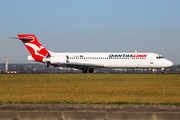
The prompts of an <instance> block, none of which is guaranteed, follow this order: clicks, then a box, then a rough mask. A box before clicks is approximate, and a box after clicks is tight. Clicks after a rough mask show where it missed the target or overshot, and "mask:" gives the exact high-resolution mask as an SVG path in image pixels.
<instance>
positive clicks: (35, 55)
mask: <svg viewBox="0 0 180 120" xmlns="http://www.w3.org/2000/svg"><path fill="white" fill-rule="evenodd" d="M11 39H19V40H21V41H22V42H23V44H24V45H25V46H26V48H27V49H28V50H29V52H30V53H31V56H28V60H33V61H37V62H41V63H44V64H45V65H46V67H49V66H50V65H52V66H54V67H69V68H76V69H81V70H82V72H83V73H94V69H95V68H160V69H161V72H162V73H164V72H165V68H167V67H171V66H172V65H173V63H172V62H171V61H169V60H167V59H165V58H164V57H163V56H162V55H160V54H156V53H142V52H140V53H139V52H136V51H135V52H134V53H130V52H129V53H125V52H123V53H121V52H114V53H112V52H99V53H96V52H90V53H88V52H52V51H49V50H47V49H46V48H44V47H43V46H42V45H41V44H40V43H39V41H38V40H37V38H36V37H35V35H33V34H18V37H16V38H12V37H11Z"/></svg>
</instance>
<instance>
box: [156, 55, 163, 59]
mask: <svg viewBox="0 0 180 120" xmlns="http://www.w3.org/2000/svg"><path fill="white" fill-rule="evenodd" d="M156 58H157V59H161V58H164V57H163V56H162V55H158V56H157V57H156Z"/></svg>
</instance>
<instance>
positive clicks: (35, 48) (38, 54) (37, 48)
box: [18, 34, 50, 62]
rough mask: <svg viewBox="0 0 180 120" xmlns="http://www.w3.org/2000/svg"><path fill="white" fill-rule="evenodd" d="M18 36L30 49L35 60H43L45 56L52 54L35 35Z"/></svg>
mask: <svg viewBox="0 0 180 120" xmlns="http://www.w3.org/2000/svg"><path fill="white" fill-rule="evenodd" d="M18 37H19V38H18V39H20V40H21V41H22V42H23V44H24V45H25V46H26V48H27V49H28V50H29V52H30V53H31V55H32V57H33V59H34V60H35V61H39V62H42V60H43V58H44V57H46V56H47V55H49V56H50V53H49V52H48V51H47V50H46V49H45V48H44V47H43V46H42V45H41V44H40V43H39V42H38V40H37V38H36V37H35V35H31V34H30V35H18Z"/></svg>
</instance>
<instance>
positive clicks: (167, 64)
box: [165, 60, 173, 67]
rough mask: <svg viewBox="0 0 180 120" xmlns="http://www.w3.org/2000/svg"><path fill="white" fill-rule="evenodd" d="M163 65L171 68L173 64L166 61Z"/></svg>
mask: <svg viewBox="0 0 180 120" xmlns="http://www.w3.org/2000/svg"><path fill="white" fill-rule="evenodd" d="M165 65H166V66H167V67H171V66H173V63H172V62H171V61H169V60H167V61H166V62H165Z"/></svg>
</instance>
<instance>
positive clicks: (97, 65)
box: [52, 63, 104, 69]
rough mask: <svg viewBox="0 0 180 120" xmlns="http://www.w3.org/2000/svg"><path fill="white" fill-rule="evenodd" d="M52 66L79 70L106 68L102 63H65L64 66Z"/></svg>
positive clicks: (58, 64) (59, 64)
mask: <svg viewBox="0 0 180 120" xmlns="http://www.w3.org/2000/svg"><path fill="white" fill-rule="evenodd" d="M52 65H54V66H59V67H70V68H77V69H82V68H100V67H104V65H103V64H102V63H63V64H61V63H57V64H52Z"/></svg>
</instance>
